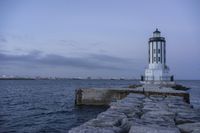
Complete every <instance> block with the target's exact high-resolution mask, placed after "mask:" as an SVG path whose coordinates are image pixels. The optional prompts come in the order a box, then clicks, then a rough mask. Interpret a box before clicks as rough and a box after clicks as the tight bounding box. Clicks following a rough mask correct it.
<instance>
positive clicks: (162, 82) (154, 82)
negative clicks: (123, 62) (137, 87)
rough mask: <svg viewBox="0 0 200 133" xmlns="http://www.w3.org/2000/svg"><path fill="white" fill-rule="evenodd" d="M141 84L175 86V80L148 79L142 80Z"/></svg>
mask: <svg viewBox="0 0 200 133" xmlns="http://www.w3.org/2000/svg"><path fill="white" fill-rule="evenodd" d="M140 83H141V84H155V85H162V86H174V85H175V84H176V83H175V81H156V80H148V81H140Z"/></svg>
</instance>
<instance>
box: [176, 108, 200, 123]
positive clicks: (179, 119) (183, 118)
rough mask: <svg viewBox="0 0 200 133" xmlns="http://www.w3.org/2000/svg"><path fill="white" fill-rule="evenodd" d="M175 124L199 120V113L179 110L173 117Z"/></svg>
mask: <svg viewBox="0 0 200 133" xmlns="http://www.w3.org/2000/svg"><path fill="white" fill-rule="evenodd" d="M175 122H176V124H184V123H195V122H200V113H199V112H197V111H194V110H193V111H189V112H179V113H177V116H176V118H175Z"/></svg>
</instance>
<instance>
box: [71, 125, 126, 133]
mask: <svg viewBox="0 0 200 133" xmlns="http://www.w3.org/2000/svg"><path fill="white" fill-rule="evenodd" d="M120 132H122V131H121V129H119V128H117V127H107V128H99V127H92V126H79V127H76V128H73V129H71V130H70V131H69V132H68V133H120Z"/></svg>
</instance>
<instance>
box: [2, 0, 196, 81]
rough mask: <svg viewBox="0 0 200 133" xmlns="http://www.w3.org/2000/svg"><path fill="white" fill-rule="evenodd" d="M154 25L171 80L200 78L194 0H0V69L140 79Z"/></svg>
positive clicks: (29, 73) (27, 73)
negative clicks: (164, 48)
mask: <svg viewBox="0 0 200 133" xmlns="http://www.w3.org/2000/svg"><path fill="white" fill-rule="evenodd" d="M156 28H159V30H160V31H161V34H162V36H164V37H165V38H166V43H167V65H168V66H169V67H170V71H171V73H172V74H173V75H175V79H200V43H199V42H200V1H199V0H165V1H164V0H0V75H3V74H6V75H18V76H57V77H88V76H91V77H104V78H110V77H125V78H138V77H139V76H140V75H141V74H144V69H145V67H147V65H148V58H147V53H148V51H147V48H148V47H147V46H148V39H149V37H151V36H152V32H153V31H154V30H155V29H156Z"/></svg>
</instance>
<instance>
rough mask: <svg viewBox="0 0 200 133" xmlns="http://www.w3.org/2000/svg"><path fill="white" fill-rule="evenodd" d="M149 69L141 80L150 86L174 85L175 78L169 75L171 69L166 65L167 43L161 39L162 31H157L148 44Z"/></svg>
mask: <svg viewBox="0 0 200 133" xmlns="http://www.w3.org/2000/svg"><path fill="white" fill-rule="evenodd" d="M148 62H149V65H148V68H147V69H146V70H145V76H142V77H141V80H142V81H143V82H144V83H146V84H148V83H151V84H152V83H153V84H173V83H174V82H173V81H174V79H173V76H171V75H170V73H169V67H168V66H167V65H166V41H165V38H164V37H161V33H160V31H158V29H156V31H154V32H153V37H151V38H149V43H148Z"/></svg>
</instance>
